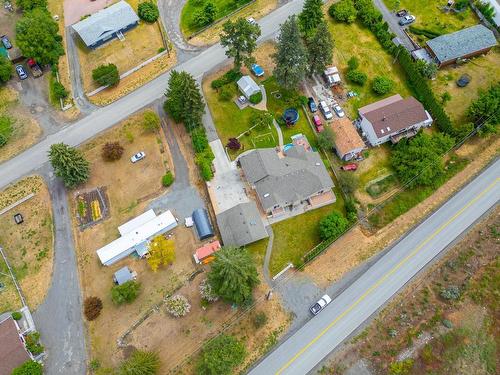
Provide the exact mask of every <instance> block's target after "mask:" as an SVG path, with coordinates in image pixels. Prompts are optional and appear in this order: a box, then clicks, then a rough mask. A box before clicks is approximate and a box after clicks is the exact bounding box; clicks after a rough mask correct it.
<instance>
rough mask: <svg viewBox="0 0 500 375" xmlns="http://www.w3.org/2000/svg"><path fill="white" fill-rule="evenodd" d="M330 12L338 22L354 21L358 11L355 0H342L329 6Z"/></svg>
mask: <svg viewBox="0 0 500 375" xmlns="http://www.w3.org/2000/svg"><path fill="white" fill-rule="evenodd" d="M328 14H329V15H330V16H331V17H332V18H333V19H334V20H336V21H338V22H345V23H353V22H354V21H355V20H356V16H357V15H358V11H357V10H356V8H355V7H354V1H353V0H340V1H339V2H337V3H335V4H333V5H332V6H330V8H328Z"/></svg>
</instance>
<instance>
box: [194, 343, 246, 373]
mask: <svg viewBox="0 0 500 375" xmlns="http://www.w3.org/2000/svg"><path fill="white" fill-rule="evenodd" d="M245 356H246V350H245V347H244V346H243V344H242V343H241V342H240V341H238V340H237V339H236V338H235V337H233V336H229V335H226V334H220V335H219V336H217V337H215V338H214V339H212V340H210V341H209V342H208V343H207V344H205V345H204V346H203V349H202V351H201V355H200V359H199V360H198V366H197V368H196V373H197V374H198V375H229V374H231V373H232V372H233V370H234V368H235V367H236V366H238V365H239V364H240V363H241V362H242V361H243V359H244V358H245Z"/></svg>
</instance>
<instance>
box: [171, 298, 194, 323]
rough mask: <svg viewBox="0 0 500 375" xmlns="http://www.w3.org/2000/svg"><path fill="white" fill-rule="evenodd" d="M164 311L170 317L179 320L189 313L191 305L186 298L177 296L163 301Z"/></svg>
mask: <svg viewBox="0 0 500 375" xmlns="http://www.w3.org/2000/svg"><path fill="white" fill-rule="evenodd" d="M165 310H166V311H167V312H168V313H169V314H170V315H173V316H175V317H176V318H179V317H181V316H185V315H186V314H187V313H188V312H189V310H191V305H190V304H189V302H188V300H187V298H186V297H184V296H182V295H180V294H177V295H175V296H172V297H170V298H168V299H167V300H166V301H165Z"/></svg>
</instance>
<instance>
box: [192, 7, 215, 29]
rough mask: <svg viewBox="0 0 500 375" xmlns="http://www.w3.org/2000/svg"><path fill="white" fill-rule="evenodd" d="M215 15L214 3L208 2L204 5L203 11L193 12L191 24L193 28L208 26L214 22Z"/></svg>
mask: <svg viewBox="0 0 500 375" xmlns="http://www.w3.org/2000/svg"><path fill="white" fill-rule="evenodd" d="M216 15H217V7H216V6H215V4H214V3H212V2H208V3H206V4H205V6H204V7H203V9H199V10H197V11H196V12H195V14H194V17H193V22H194V24H195V26H198V27H203V26H207V25H210V24H211V23H212V22H214V21H215V16H216Z"/></svg>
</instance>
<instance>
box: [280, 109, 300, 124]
mask: <svg viewBox="0 0 500 375" xmlns="http://www.w3.org/2000/svg"><path fill="white" fill-rule="evenodd" d="M283 120H285V122H286V124H287V125H295V123H296V122H297V121H299V111H297V110H296V109H295V108H288V109H287V110H286V111H285V113H283Z"/></svg>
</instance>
